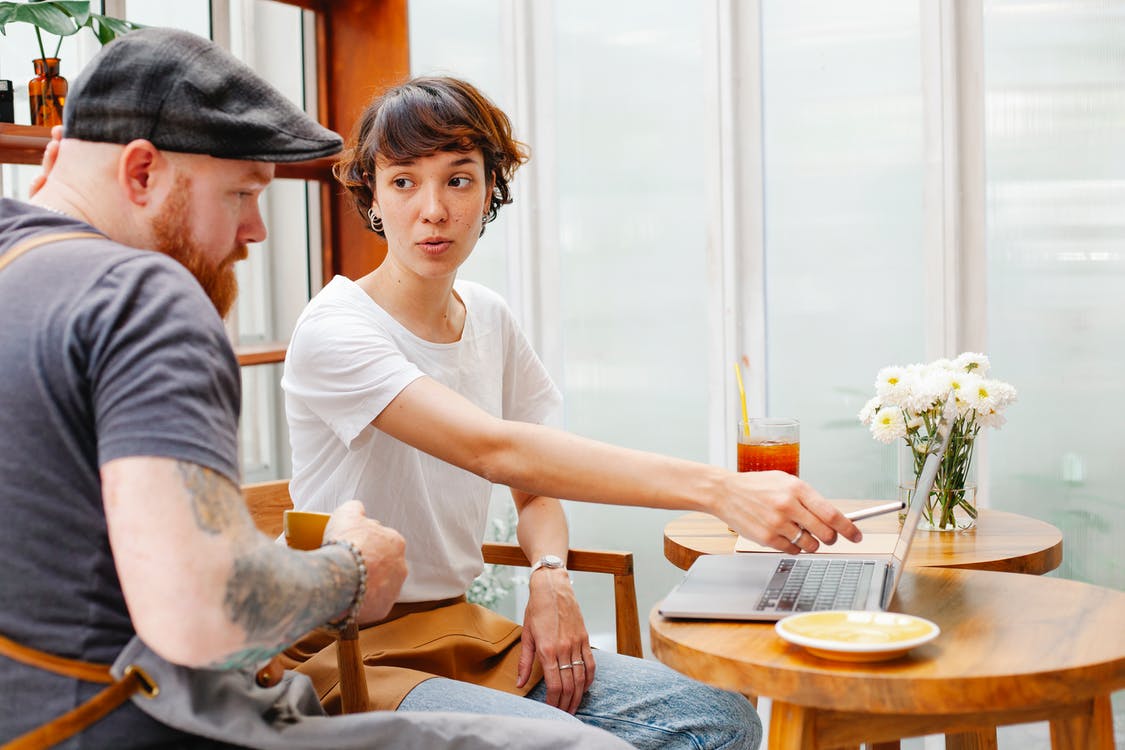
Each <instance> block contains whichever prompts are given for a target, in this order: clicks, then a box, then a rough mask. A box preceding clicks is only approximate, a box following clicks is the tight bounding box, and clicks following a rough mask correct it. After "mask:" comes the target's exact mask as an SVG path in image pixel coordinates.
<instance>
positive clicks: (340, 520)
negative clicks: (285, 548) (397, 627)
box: [324, 500, 407, 625]
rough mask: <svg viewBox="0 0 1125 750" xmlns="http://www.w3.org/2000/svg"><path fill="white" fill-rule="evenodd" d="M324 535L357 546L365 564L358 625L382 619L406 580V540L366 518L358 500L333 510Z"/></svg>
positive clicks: (395, 532)
mask: <svg viewBox="0 0 1125 750" xmlns="http://www.w3.org/2000/svg"><path fill="white" fill-rule="evenodd" d="M324 538H325V539H345V540H347V541H349V542H352V543H353V544H355V545H356V546H357V547H359V549H360V551H361V552H362V553H363V561H364V563H366V565H367V593H366V594H365V596H364V599H363V603H362V604H361V605H360V607H359V616H358V618H357V619H358V621H359V624H360V625H363V624H366V623H370V622H375V621H377V620H380V619H382V618H383V617H384V616H385V615H386V614H387V612H389V611H390V610H391V607H392V606H393V605H394V603H395V599H396V598H397V597H398V592H399V591H400V590H401V589H402V583H403V581H405V580H406V572H407V571H406V540H405V539H403V538H402V535H401V534H399V533H398V532H397V531H395V530H394V529H391V528H388V527H386V526H384V525H383V524H381V523H379V522H378V521H375V520H373V519H371V518H367V516H365V515H364V512H363V504H362V503H360V502H359V501H358V500H349V501H348V502H346V503H344V504H343V505H341V506H340V507H339V508H337V509H336V511H335V512H334V513H333V514H332V518H330V519H329V520H328V526H327V528H325V530H324Z"/></svg>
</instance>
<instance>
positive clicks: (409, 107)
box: [332, 76, 528, 236]
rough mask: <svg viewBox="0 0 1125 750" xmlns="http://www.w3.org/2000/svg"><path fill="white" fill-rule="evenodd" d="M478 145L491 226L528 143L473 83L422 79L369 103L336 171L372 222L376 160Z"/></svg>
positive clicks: (505, 201) (508, 196)
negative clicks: (487, 186) (488, 181)
mask: <svg viewBox="0 0 1125 750" xmlns="http://www.w3.org/2000/svg"><path fill="white" fill-rule="evenodd" d="M474 148H479V149H480V150H481V153H482V154H483V155H484V172H485V176H486V178H491V179H492V180H493V185H492V196H491V200H490V201H489V208H488V214H487V215H486V216H485V223H486V224H487V223H488V222H490V221H492V220H494V219H495V218H496V212H497V211H498V210H499V209H500V206H503V205H505V204H508V203H511V202H512V196H511V191H510V190H509V188H508V182H509V181H510V180H511V179H512V176H513V175H514V174H515V171H516V169H517V168H518V167H519V166H520V165H521V164H523V163H524V162H525V161H527V159H528V149H527V146H526V145H524V144H523V143H520V142H519V141H517V140H515V139H514V138H513V137H512V123H511V121H510V120H509V119H508V116H507V115H506V114H504V112H503V111H502V110H501V109H500V108H499V107H497V106H496V105H495V104H493V103H492V102H491V101H489V99H488V98H487V97H486V96H485V95H484V94H482V93H481V92H480V91H479V90H477V89H476V87H474V86H473V85H472V84H470V83H467V82H465V81H462V80H459V79H457V78H450V77H447V76H421V77H418V78H412V79H410V80H409V81H407V82H405V83H403V84H400V85H398V86H395V87H394V88H391V89H388V90H387V91H386V92H384V93H383V94H381V95H379V96H378V97H376V98H375V99H374V100H373V101H372V102H371V104H369V105H368V106H367V109H366V110H364V112H363V115H362V116H361V117H360V119H359V123H358V124H357V125H356V128H355V130H354V132H353V133H352V135H351V138H350V139H349V140H348V144H347V146H346V147H345V149H344V151H343V153H342V154H341V155H340V159H339V161H337V162H336V164H335V165H334V166H333V168H332V173H333V174H335V175H336V179H337V180H339V181H340V183H341V184H342V185H343V186H344V187H345V188H347V189H348V191H349V192H351V194H352V199H353V200H354V201H355V206H356V209H357V210H358V211H359V213H360V214H361V215H362V216H363V220H364V222H365V223H367V212H368V210H370V208H371V204H372V202H373V200H374V194H373V178H374V175H375V160H376V158H377V157H379V156H382V157H383V158H384V159H388V160H390V161H407V160H410V159H417V158H420V157H423V156H430V155H433V154H436V153H438V152H439V151H460V152H468V151H472V150H473V149H474ZM369 227H370V225H369ZM482 231H483V226H482ZM378 234H379V235H380V236H385V235H383V232H382V231H379V232H378Z"/></svg>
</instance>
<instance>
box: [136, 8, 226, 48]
mask: <svg viewBox="0 0 1125 750" xmlns="http://www.w3.org/2000/svg"><path fill="white" fill-rule="evenodd" d="M125 17H126V18H128V19H129V20H130V21H136V22H137V23H141V24H144V25H145V26H170V27H171V28H174V29H183V30H184V31H190V32H191V33H193V34H198V35H199V36H202V37H206V38H208V39H210V38H211V3H210V0H176V2H174V3H170V2H168V0H126V3H125Z"/></svg>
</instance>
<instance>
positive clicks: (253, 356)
mask: <svg viewBox="0 0 1125 750" xmlns="http://www.w3.org/2000/svg"><path fill="white" fill-rule="evenodd" d="M287 346H288V344H286V342H284V341H270V342H267V343H265V344H254V345H252V346H236V347H235V348H234V353H235V354H236V355H238V364H239V365H241V366H242V367H247V366H249V365H274V364H278V363H279V362H284V361H285V349H286V347H287Z"/></svg>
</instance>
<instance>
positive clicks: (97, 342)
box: [0, 200, 240, 748]
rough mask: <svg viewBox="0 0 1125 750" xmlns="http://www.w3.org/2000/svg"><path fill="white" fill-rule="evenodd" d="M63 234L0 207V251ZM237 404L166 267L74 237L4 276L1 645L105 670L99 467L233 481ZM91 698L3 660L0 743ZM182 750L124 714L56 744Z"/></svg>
mask: <svg viewBox="0 0 1125 750" xmlns="http://www.w3.org/2000/svg"><path fill="white" fill-rule="evenodd" d="M69 231H93V229H92V228H91V227H90V226H88V225H86V224H84V223H82V222H78V221H75V220H73V219H69V218H66V217H63V216H59V215H56V214H53V213H50V212H47V211H44V210H42V209H39V208H35V207H33V206H29V205H27V204H23V203H19V202H16V201H11V200H3V201H0V253H3V252H5V251H7V250H8V249H9V248H10V247H12V246H13V245H14V244H16V243H17V242H19V241H21V240H23V239H25V238H26V237H30V236H32V235H36V234H41V233H44V232H69ZM239 401H240V381H239V369H238V363H237V360H236V359H235V356H234V352H233V351H232V349H231V346H230V342H229V340H228V338H227V336H226V332H225V330H224V329H223V325H222V321H221V320H220V319H219V316H218V315H217V314H216V312H215V309H214V307H213V306H212V305H211V303H210V301H209V300H208V299H207V296H206V295H205V294H204V293H203V290H202V288H201V287H200V286H199V284H198V282H196V281H195V279H194V278H193V277H192V276H191V275H190V273H188V271H187V270H186V269H184V268H183V267H182V266H181V265H179V264H178V263H176V262H175V261H173V260H171V259H170V258H168V257H166V256H164V255H161V254H159V253H155V252H151V251H142V250H135V249H132V248H127V247H124V246H122V245H119V244H116V243H114V242H110V241H108V240H100V239H82V240H70V241H64V242H58V243H53V244H50V245H44V246H42V247H39V248H36V249H34V250H32V251H30V252H29V253H28V254H27V255H25V256H23V257H21V258H19V259H18V260H15V261H14V262H12V263H11V265H9V266H8V267H7V268H5V269H4V270H3V271H0V634H3V635H5V636H6V637H8V638H10V639H11V640H14V641H16V642H18V643H22V644H25V645H28V646H31V647H33V648H37V649H40V650H42V651H47V652H49V653H53V654H57V655H59V656H65V657H70V658H76V659H82V660H86V661H93V662H100V663H104V664H108V663H110V662H112V661H113V660H114V658H115V657H116V656H117V654H118V652H119V651H120V650H121V649H122V648H123V647H124V645H125V644H126V642H127V641H128V640H129V639H130V638H131V637H132V636H133V633H134V631H133V626H132V624H131V622H130V620H129V614H128V611H127V610H126V607H125V601H124V598H123V596H122V592H121V585H120V583H119V581H118V579H117V572H116V570H115V568H114V563H113V556H112V553H111V551H110V547H109V540H108V537H107V534H106V524H105V514H104V511H103V508H102V495H101V484H100V479H99V467H100V466H101V465H103V464H105V463H106V462H108V461H111V460H113V459H117V458H123V457H128V456H160V457H167V458H174V459H178V460H182V461H189V462H192V463H196V464H199V465H201V466H205V467H208V468H210V469H213V470H215V471H217V472H219V473H220V474H223V475H224V476H226V477H227V478H229V479H230V480H231V481H233V482H236V483H237V482H238V481H239V470H238V465H237V455H238V448H237V430H238V411H239ZM160 574H161V571H159V570H154V571H153V575H160ZM102 687H104V686H99V685H92V684H89V683H80V682H77V681H74V680H70V679H68V678H61V677H56V676H54V675H51V674H49V673H46V672H43V671H41V670H37V669H32V668H29V667H25V666H23V665H21V664H17V663H15V662H12V661H9V660H8V659H6V658H4V657H0V702H2V704H3V707H2V709H0V744H2V743H3V742H4V741H5V740H7V739H10V738H12V737H14V736H17V735H19V734H21V733H23V732H25V731H27V730H29V729H31V728H33V727H35V726H38V725H40V724H43V723H45V722H46V721H49V720H50V719H53V718H55V717H56V716H58V715H60V714H62V713H64V712H65V711H67V710H69V709H71V708H73V707H74V706H77V705H79V704H80V703H81V702H82V701H84V700H85V699H86V698H88V697H89V696H90V695H93V694H94V693H96V692H97V691H98V690H100V689H101V688H102ZM192 744H193V743H192V740H191V738H187V737H184V736H182V735H180V734H179V733H177V732H175V731H173V730H171V729H168V728H166V727H164V726H162V725H159V724H157V723H156V722H154V721H153V720H152V719H149V718H148V717H147V716H145V715H144V714H142V713H141V712H140V711H139V710H137V709H136V708H134V707H133V706H132V705H131V704H128V703H127V704H125V706H123V707H122V708H120V709H118V710H117V711H115V712H114V713H113V714H111V715H110V716H109V717H107V718H106V719H103V720H102V721H101V722H99V723H97V724H95V725H94V726H93V727H92V728H90V729H88V730H87V731H86V732H83V733H82V734H81V735H79V737H78V738H76V739H75V740H72V741H71V742H70V743H68V744H67V745H65V746H66V747H72V748H78V747H82V748H86V747H89V748H109V747H113V748H125V747H152V746H168V747H187V746H191V745H192Z"/></svg>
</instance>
